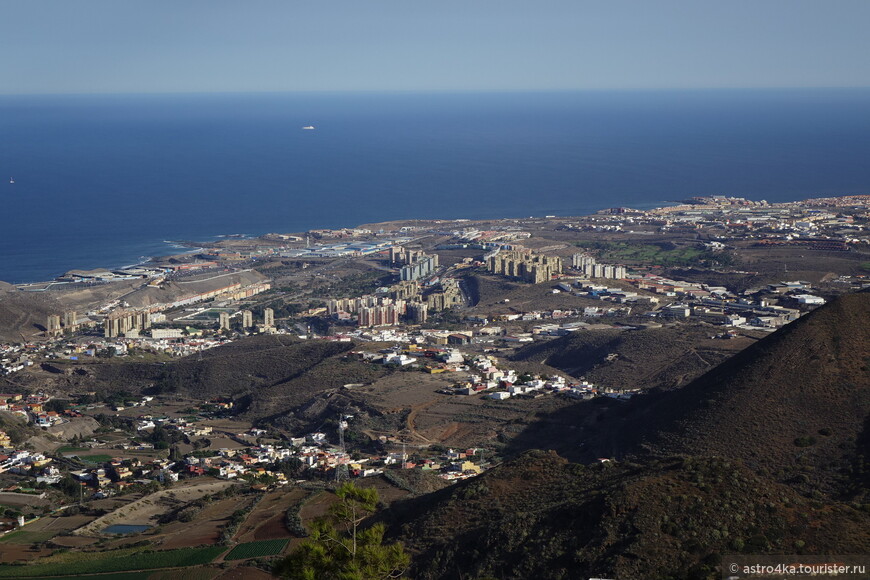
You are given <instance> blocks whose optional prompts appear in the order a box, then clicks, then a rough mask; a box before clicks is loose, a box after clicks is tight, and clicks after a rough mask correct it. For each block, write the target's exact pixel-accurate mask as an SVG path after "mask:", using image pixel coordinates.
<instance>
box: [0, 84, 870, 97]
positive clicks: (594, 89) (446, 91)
mask: <svg viewBox="0 0 870 580" xmlns="http://www.w3.org/2000/svg"><path fill="white" fill-rule="evenodd" d="M862 89H870V85H820V86H793V85H782V86H738V87H589V88H542V89H509V88H501V89H482V88H473V89H274V90H268V89H267V90H178V91H171V90H169V91H94V92H85V91H70V92H21V93H17V92H8V93H7V92H0V97H48V96H58V97H60V96H70V97H73V96H122V95H126V96H152V95H153V96H160V95H165V96H170V95H291V94H296V95H317V94H329V95H335V94H347V95H354V94H356V95H402V94H407V95H411V94H445V95H448V94H536V93H537V94H545V93H550V94H551V93H644V92H646V93H650V92H716V91H722V92H728V91H735V92H741V91H798V90H800V91H825V90H828V91H830V90H862Z"/></svg>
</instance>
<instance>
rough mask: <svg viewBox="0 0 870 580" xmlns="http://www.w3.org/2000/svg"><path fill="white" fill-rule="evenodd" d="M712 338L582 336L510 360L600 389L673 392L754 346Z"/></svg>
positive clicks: (662, 330)
mask: <svg viewBox="0 0 870 580" xmlns="http://www.w3.org/2000/svg"><path fill="white" fill-rule="evenodd" d="M714 333H715V331H714V330H712V329H711V328H708V327H697V326H688V325H686V326H683V325H680V326H674V327H669V326H665V327H651V328H642V329H639V330H622V331H620V330H593V331H580V332H577V333H574V334H571V335H568V336H564V337H560V338H556V339H553V340H550V341H547V342H536V343H533V344H530V345H528V346H525V347H523V348H521V349H520V350H519V351H517V353H516V354H515V355H514V356H513V357H511V360H514V361H535V362H541V363H545V364H547V365H550V366H552V367H556V368H558V369H559V370H561V371H564V372H566V373H568V374H571V375H573V376H575V377H584V378H586V379H587V380H590V381H592V382H594V383H596V384H600V385H601V386H604V387H615V388H625V389H634V388H653V387H662V388H673V387H678V386H681V385H685V384H687V383H688V382H690V381H691V380H692V379H695V378H697V377H698V376H700V375H701V374H703V373H705V372H707V371H708V370H710V369H711V368H712V367H714V366H716V365H717V364H719V363H720V362H722V361H723V360H725V359H726V358H728V357H730V356H732V355H733V354H734V353H735V352H737V351H739V350H740V349H741V348H745V347H746V346H748V345H749V344H751V343H752V339H748V338H741V339H738V340H731V341H724V340H715V339H710V338H709V337H710V335H711V334H714ZM608 355H611V357H610V358H611V359H612V360H608ZM612 355H615V357H613V356H612Z"/></svg>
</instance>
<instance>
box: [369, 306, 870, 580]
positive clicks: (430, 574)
mask: <svg viewBox="0 0 870 580" xmlns="http://www.w3.org/2000/svg"><path fill="white" fill-rule="evenodd" d="M868 321H870V295H868V294H857V295H851V296H844V297H842V298H840V299H838V300H836V301H834V302H832V303H831V304H829V305H828V306H826V307H824V308H821V309H819V310H817V311H815V312H814V313H813V314H811V315H808V316H807V317H805V318H803V319H801V320H800V321H798V322H796V323H794V324H792V325H790V326H788V327H786V328H784V329H783V330H781V331H780V332H777V333H775V334H774V335H772V336H770V337H768V338H767V339H765V340H763V341H760V342H759V343H757V344H756V345H753V346H752V347H750V348H748V349H746V350H745V351H743V352H741V353H740V354H738V355H737V356H736V357H734V358H733V359H731V360H729V361H727V362H725V363H723V364H722V365H720V366H719V367H717V368H716V369H715V370H713V371H712V372H710V373H707V374H706V375H704V376H703V377H701V378H699V379H698V380H696V381H694V382H693V383H691V384H690V385H688V386H686V387H684V388H682V389H678V390H675V391H669V392H665V393H656V394H652V395H649V396H645V397H639V398H637V399H635V400H633V401H632V402H631V403H629V404H619V403H616V402H608V401H594V402H590V403H583V404H582V405H587V407H584V409H585V411H586V412H585V415H586V420H585V422H584V423H583V424H571V422H570V418H571V414H572V410H570V409H569V410H566V411H564V412H563V413H562V415H561V416H560V417H558V418H557V420H558V421H561V423H557V427H556V428H553V427H552V425H551V426H550V427H549V430H548V427H546V426H543V427H539V428H538V429H537V431H536V433H535V437H530V438H529V439H528V440H537V441H540V440H541V436H542V434H546V433H549V434H551V435H552V441H553V447H556V448H559V449H566V450H570V451H572V452H573V456H576V457H582V456H586V457H594V456H595V454H598V453H600V452H601V450H602V449H609V450H616V451H617V453H614V455H617V456H619V457H626V458H628V459H626V460H624V461H617V462H606V463H597V462H593V463H591V464H589V465H585V466H584V465H581V464H576V463H569V462H567V461H566V460H563V459H561V458H560V457H558V456H556V455H555V454H553V453H546V452H541V451H530V452H527V453H525V454H522V455H520V456H519V457H517V458H516V459H514V460H511V461H508V462H505V463H504V464H502V465H500V466H498V467H497V468H494V469H492V470H490V471H489V472H487V473H485V474H483V475H482V476H480V477H478V478H475V479H471V480H468V481H465V482H462V483H460V484H458V485H456V486H453V487H451V488H448V489H446V490H442V491H440V492H436V493H434V494H431V495H429V496H424V497H422V498H417V499H414V500H409V501H407V502H405V503H399V504H396V505H394V506H392V507H391V508H390V510H389V511H388V512H387V513H386V514H385V516H384V517H385V519H387V521H388V522H389V523H390V525H391V533H392V534H394V535H395V536H396V537H399V538H401V539H403V540H404V541H405V542H406V543H407V544H408V546H409V547H410V548H411V549H413V550H414V551H415V553H416V558H415V561H414V565H415V570H414V573H415V577H419V578H455V577H460V576H465V577H479V576H485V575H489V576H495V577H499V578H529V577H540V578H542V579H543V578H578V577H579V578H582V577H590V576H597V577H608V578H652V579H655V578H660V579H666V578H667V579H683V578H686V579H688V578H714V577H715V578H718V577H720V575H719V574H720V572H719V571H718V570H717V566H718V565H719V563H720V562H721V556H722V555H723V554H727V553H735V552H743V553H747V554H774V553H778V554H794V553H802V554H837V553H840V554H850V553H851V554H863V553H867V551H868V549H870V510H867V509H866V505H867V504H866V501H865V500H863V498H862V489H861V484H862V483H863V484H866V482H867V476H866V473H865V472H863V471H861V469H862V467H861V462H862V455H866V445H867V441H868V438H870V436H868V430H867V424H868V420H867V416H868V409H870V405H868V398H867V397H868V389H870V381H868V380H867V377H868V363H870V359H868V357H870V351H868V345H870V329H868V324H867V322H868ZM592 405H595V406H596V407H593V411H592V412H590V411H589V408H590V406H592ZM573 412H574V413H575V415H576V414H577V411H576V410H574V411H573ZM541 423H542V424H545V423H550V422H549V420H548V421H542V422H541ZM572 427H574V429H572ZM676 454H679V455H676ZM862 502H863V504H862Z"/></svg>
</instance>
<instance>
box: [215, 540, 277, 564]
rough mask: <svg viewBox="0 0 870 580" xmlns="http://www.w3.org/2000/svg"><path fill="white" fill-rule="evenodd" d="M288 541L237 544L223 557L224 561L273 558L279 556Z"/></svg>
mask: <svg viewBox="0 0 870 580" xmlns="http://www.w3.org/2000/svg"><path fill="white" fill-rule="evenodd" d="M289 541H290V540H289V539H282V540H262V541H260V542H248V543H246V544H239V545H238V546H236V547H235V548H233V549H232V550H231V551H230V553H229V554H227V555H226V556H224V560H244V559H246V558H259V557H261V556H274V555H275V554H280V553H281V550H283V549H284V547H285V546H286V545H287V542H289Z"/></svg>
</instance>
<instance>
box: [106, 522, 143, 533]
mask: <svg viewBox="0 0 870 580" xmlns="http://www.w3.org/2000/svg"><path fill="white" fill-rule="evenodd" d="M150 527H151V526H144V525H132V524H115V525H113V526H109V527H108V528H105V529H104V530H103V533H104V534H138V533H140V532H144V531H145V530H147V529H148V528H150Z"/></svg>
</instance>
